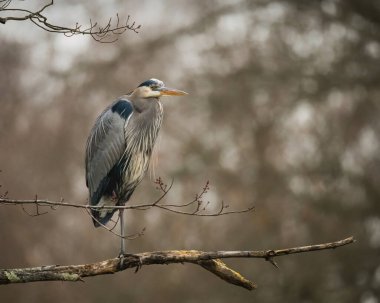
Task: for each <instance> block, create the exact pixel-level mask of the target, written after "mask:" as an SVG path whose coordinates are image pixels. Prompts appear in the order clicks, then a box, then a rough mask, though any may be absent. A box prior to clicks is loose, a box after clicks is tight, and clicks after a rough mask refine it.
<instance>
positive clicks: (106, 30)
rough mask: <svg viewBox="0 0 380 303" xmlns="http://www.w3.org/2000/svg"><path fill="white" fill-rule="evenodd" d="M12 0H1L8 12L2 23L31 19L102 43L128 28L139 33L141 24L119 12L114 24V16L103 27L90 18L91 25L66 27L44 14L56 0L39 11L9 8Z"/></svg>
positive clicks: (43, 26)
mask: <svg viewBox="0 0 380 303" xmlns="http://www.w3.org/2000/svg"><path fill="white" fill-rule="evenodd" d="M11 1H12V0H0V13H2V14H4V13H6V14H8V15H7V16H6V17H0V23H2V24H5V23H6V22H8V21H26V20H30V21H31V22H33V23H34V24H35V25H36V26H38V27H40V28H41V29H43V30H45V31H48V32H52V33H60V34H64V35H65V36H67V37H72V36H74V35H79V34H82V35H89V36H91V37H92V38H93V39H94V40H95V41H98V42H102V43H112V42H115V41H116V40H117V39H118V36H120V35H122V34H123V33H125V32H126V31H127V30H131V31H133V32H135V33H138V30H139V29H140V28H141V25H137V24H136V23H135V22H132V23H131V22H130V16H128V17H127V20H126V21H125V22H124V23H122V22H121V21H120V18H119V14H116V22H115V24H114V25H112V24H113V21H112V18H110V19H109V21H108V23H107V24H106V25H105V26H104V27H102V26H100V25H98V24H97V23H96V22H95V23H94V24H93V23H92V20H91V19H90V26H88V27H87V28H84V29H82V25H80V24H78V23H76V24H75V26H74V27H65V26H59V25H55V24H52V23H50V22H49V21H48V18H47V17H46V16H45V15H43V12H44V11H45V10H46V9H47V8H48V7H50V6H52V5H54V1H53V0H51V1H50V2H49V3H47V4H45V5H44V6H43V7H42V8H41V9H39V10H38V11H35V12H32V11H29V10H26V9H22V8H8V6H9V4H10V3H11ZM14 14H22V16H15V15H14Z"/></svg>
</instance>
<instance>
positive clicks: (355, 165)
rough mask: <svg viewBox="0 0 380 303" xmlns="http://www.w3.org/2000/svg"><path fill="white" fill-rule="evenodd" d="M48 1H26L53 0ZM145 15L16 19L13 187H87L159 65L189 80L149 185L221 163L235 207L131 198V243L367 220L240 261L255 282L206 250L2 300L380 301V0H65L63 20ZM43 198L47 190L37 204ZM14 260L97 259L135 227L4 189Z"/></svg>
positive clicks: (179, 84)
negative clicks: (111, 30)
mask: <svg viewBox="0 0 380 303" xmlns="http://www.w3.org/2000/svg"><path fill="white" fill-rule="evenodd" d="M42 3H43V2H38V1H37V2H36V1H35V2H33V3H32V4H31V2H30V1H14V2H13V4H12V5H14V6H18V7H20V6H24V7H26V6H28V7H29V6H30V5H31V6H32V7H35V8H37V7H40V5H41V4H42ZM116 13H119V15H120V17H121V18H126V17H127V15H128V14H129V15H131V18H132V19H133V20H134V21H136V22H137V23H138V24H141V25H142V28H141V30H140V33H139V34H135V33H133V32H127V33H126V34H124V35H122V36H120V37H119V40H118V41H117V42H115V43H111V44H101V43H97V42H95V41H93V40H92V39H91V38H90V37H85V36H76V37H72V38H67V37H65V36H63V35H58V34H51V33H47V32H44V31H42V30H41V29H39V28H36V27H35V26H34V25H32V24H31V23H28V22H11V21H10V22H8V23H7V24H6V25H0V169H1V171H2V172H1V173H0V184H1V185H2V187H1V188H0V190H1V191H2V192H4V191H5V190H8V191H9V197H12V198H33V197H34V196H35V195H36V194H38V197H39V198H46V199H50V200H59V199H61V197H63V198H64V199H65V201H72V202H76V203H80V204H84V203H86V199H87V190H86V186H85V181H84V180H85V178H84V166H83V162H84V150H85V142H86V138H87V135H88V133H89V130H90V128H91V126H92V124H93V122H94V120H95V118H96V116H97V115H98V114H99V113H100V112H101V111H102V109H103V108H104V107H106V106H107V105H108V104H109V103H111V102H112V101H113V100H114V99H115V98H116V97H117V96H119V95H122V94H125V93H127V92H129V91H131V90H132V89H133V88H134V87H136V86H137V85H138V84H139V83H141V82H142V81H144V80H146V79H149V78H151V77H155V78H158V79H161V80H163V81H164V82H165V83H166V84H167V85H168V86H172V87H176V88H178V89H182V90H185V91H188V92H189V93H190V95H189V96H188V97H186V98H171V99H170V98H168V99H164V100H163V103H164V107H165V119H164V123H163V127H162V130H161V134H160V138H159V142H158V146H157V148H156V151H155V160H154V165H152V166H154V171H153V170H152V171H151V172H150V174H149V176H147V177H146V178H145V179H144V181H143V182H142V183H141V185H140V186H139V188H138V189H137V191H136V192H135V194H134V196H133V198H132V203H148V202H152V201H154V200H155V199H156V197H157V196H158V195H159V193H158V192H157V191H156V190H155V185H154V184H153V181H154V178H155V177H158V176H161V177H162V178H164V180H167V181H168V182H170V180H171V179H172V178H174V186H173V189H172V191H171V192H170V194H169V196H168V198H167V200H166V201H168V202H188V201H190V200H192V199H193V198H194V195H195V194H196V193H197V192H199V191H200V190H201V188H202V186H203V185H204V183H205V182H206V181H207V180H210V182H211V190H210V192H209V193H208V196H207V197H206V199H205V200H208V201H210V203H211V204H210V206H209V209H210V211H212V210H215V209H216V208H217V207H218V205H219V203H220V201H221V200H223V201H225V203H227V204H229V205H230V209H242V208H245V207H247V206H249V205H251V204H252V203H254V204H255V207H256V210H255V212H252V213H248V214H239V215H229V216H223V217H213V218H200V217H192V216H181V215H175V214H171V213H167V212H164V211H159V210H149V211H145V212H138V211H130V212H127V214H126V216H127V232H128V233H135V232H139V231H140V230H141V229H142V228H143V227H146V233H145V235H144V236H143V237H140V238H138V239H136V240H133V241H128V243H127V249H128V250H129V251H130V252H140V251H150V250H164V249H201V250H235V249H236V250H239V249H272V248H282V247H289V246H297V245H306V244H312V243H319V242H328V241H334V240H338V239H340V238H344V237H346V236H349V235H354V236H355V237H356V239H357V242H356V243H355V244H354V245H350V246H347V247H344V248H341V249H338V250H336V251H324V252H319V253H312V254H305V255H297V256H288V257H283V258H279V259H278V260H277V261H278V263H279V266H280V270H276V269H275V268H274V267H273V266H271V265H270V264H269V263H268V262H265V261H262V260H248V259H242V260H228V261H227V263H228V264H229V265H231V266H232V267H233V268H236V269H237V270H239V271H241V272H242V273H243V274H244V275H246V276H247V277H248V278H250V279H252V280H253V281H255V282H256V283H257V284H258V285H259V288H258V289H257V290H256V291H253V292H248V291H246V290H244V289H240V288H238V287H235V286H231V285H227V284H226V283H225V282H223V281H221V280H219V279H218V278H216V277H215V276H213V275H211V274H210V273H208V272H206V271H204V270H203V269H201V268H198V267H196V266H192V265H170V266H149V267H145V268H142V270H140V271H139V272H138V273H137V274H134V273H133V271H132V270H130V271H125V272H122V273H118V274H116V275H112V276H101V277H94V278H89V279H86V282H85V283H63V282H47V283H44V282H41V283H34V284H26V285H8V286H2V287H0V301H1V302H26V301H28V302H52V301H53V300H54V302H57V303H59V302H122V301H124V302H126V301H129V302H152V301H153V302H253V301H254V302H363V303H376V302H379V301H380V203H379V202H380V182H379V181H380V152H379V149H380V135H379V134H380V133H379V132H380V86H379V85H380V77H379V76H380V3H379V2H378V1H373V0H325V1H291V0H285V1H275V0H273V1H264V0H255V1H252V0H246V1H244V0H236V1H223V0H212V1H201V0H194V1H174V0H166V1H153V0H144V1H137V0H131V1H121V0H113V1H99V0H98V1H55V4H54V6H53V7H51V8H49V9H48V10H47V11H46V14H47V16H48V17H49V18H50V20H51V22H53V23H57V24H62V25H67V26H72V25H73V24H75V23H76V22H79V23H82V24H87V23H88V20H89V18H90V17H91V18H92V19H93V20H97V21H99V22H100V23H102V22H104V23H106V22H107V21H108V18H109V17H111V16H114V15H115V14H116ZM29 210H30V211H33V208H31V209H29ZM0 247H1V250H0V267H3V268H4V267H5V268H9V267H24V266H39V265H44V264H45V265H46V264H80V263H85V262H95V261H99V260H102V259H106V258H110V257H114V256H116V254H117V253H118V249H119V239H118V238H116V237H115V236H113V235H111V234H110V233H109V232H107V231H105V230H103V229H95V228H93V225H92V222H91V219H90V218H89V217H88V215H87V214H86V213H85V212H84V211H83V210H79V209H69V208H59V209H58V210H56V211H52V210H49V213H48V214H45V215H43V216H38V217H30V216H28V215H27V214H25V212H23V210H22V209H21V208H19V207H15V206H1V205H0Z"/></svg>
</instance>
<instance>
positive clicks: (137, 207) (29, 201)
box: [0, 198, 254, 217]
mask: <svg viewBox="0 0 380 303" xmlns="http://www.w3.org/2000/svg"><path fill="white" fill-rule="evenodd" d="M0 204H3V205H37V206H46V207H50V208H52V209H53V210H55V209H56V208H57V207H60V206H63V207H74V208H82V209H94V210H96V209H134V210H147V209H149V208H153V207H156V208H159V209H162V210H166V211H170V212H174V213H177V214H183V215H191V216H200V217H211V216H222V215H229V214H240V213H245V212H249V211H252V210H253V209H254V206H253V205H251V206H249V207H247V208H245V209H242V210H230V211H225V210H224V208H225V207H224V208H221V210H222V211H218V212H216V213H199V211H197V212H196V213H194V212H184V211H178V210H176V209H174V208H178V207H186V206H188V205H189V203H187V204H184V205H180V204H179V205H175V204H168V205H166V204H159V203H157V202H156V201H155V202H153V203H146V204H140V205H114V206H111V205H102V206H99V205H88V204H87V205H84V204H76V203H68V202H63V201H50V200H41V199H27V200H21V199H10V198H0Z"/></svg>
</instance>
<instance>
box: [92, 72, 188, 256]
mask: <svg viewBox="0 0 380 303" xmlns="http://www.w3.org/2000/svg"><path fill="white" fill-rule="evenodd" d="M186 94H187V93H185V92H183V91H180V90H177V89H172V88H167V87H165V85H164V83H163V82H162V81H160V80H157V79H150V80H147V81H145V82H143V83H141V84H140V85H139V86H138V87H137V88H136V89H135V90H134V91H133V92H131V93H130V94H128V95H125V96H122V97H120V98H118V99H117V100H116V101H115V102H114V103H112V104H111V105H110V106H108V107H107V108H106V109H105V110H104V111H103V112H102V113H101V114H100V116H99V117H98V118H97V120H96V122H95V125H94V126H93V128H92V130H91V132H90V135H89V137H88V140H87V146H86V185H87V187H88V189H89V192H90V204H91V205H92V206H95V205H96V206H114V205H124V204H125V203H126V202H127V201H128V200H129V198H130V197H131V195H132V193H133V191H134V190H135V188H136V186H137V185H138V184H139V183H140V181H141V180H142V178H143V177H144V175H145V172H146V170H147V169H148V166H149V160H150V157H151V155H152V150H153V146H154V143H155V141H156V138H157V134H158V131H159V129H160V127H161V122H162V117H163V109H162V104H161V103H160V97H161V96H167V95H173V96H182V95H186ZM115 211H116V209H92V210H91V213H92V216H93V222H94V225H95V227H99V226H101V224H103V225H104V224H107V222H108V221H109V220H110V219H111V217H112V215H113V214H114V212H115ZM119 220H120V231H121V236H122V237H121V248H120V255H121V256H122V255H124V253H125V243H124V220H123V209H119Z"/></svg>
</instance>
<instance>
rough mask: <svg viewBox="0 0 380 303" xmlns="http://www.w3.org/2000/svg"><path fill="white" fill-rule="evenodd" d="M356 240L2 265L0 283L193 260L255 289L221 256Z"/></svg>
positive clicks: (275, 253) (268, 255)
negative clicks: (29, 265)
mask: <svg viewBox="0 0 380 303" xmlns="http://www.w3.org/2000/svg"><path fill="white" fill-rule="evenodd" d="M353 242H355V240H354V238H353V237H352V236H351V237H349V238H346V239H343V240H339V241H335V242H329V243H323V244H316V245H308V246H301V247H293V248H286V249H277V250H257V251H214V252H203V251H198V250H169V251H156V252H144V253H138V254H128V255H124V257H123V258H122V259H120V258H113V259H108V260H104V261H100V262H96V263H92V264H82V265H66V266H61V265H48V266H40V267H32V268H14V269H0V284H10V283H28V282H37V281H72V282H74V281H83V278H86V277H92V276H98V275H105V274H114V273H116V272H119V271H123V270H125V269H128V268H136V271H138V270H139V269H140V268H141V266H145V265H153V264H174V263H182V264H183V263H192V264H196V265H199V266H201V267H203V268H204V269H206V270H208V271H209V272H211V273H213V274H215V275H217V276H218V277H219V278H221V279H223V280H224V281H226V282H228V283H231V284H234V285H237V286H240V287H243V288H245V289H248V290H253V289H255V288H256V287H257V286H256V284H255V283H253V282H251V281H249V280H247V279H246V278H244V277H243V276H242V275H241V274H240V273H238V272H236V271H234V270H232V269H231V268H229V267H228V266H227V265H226V264H225V263H224V262H223V261H222V260H221V259H227V258H262V259H265V260H266V261H269V262H271V263H272V264H273V265H275V266H277V264H276V263H275V262H274V260H273V259H274V258H275V257H280V256H284V255H289V254H297V253H305V252H311V251H318V250H325V249H334V248H338V247H341V246H344V245H347V244H351V243H353Z"/></svg>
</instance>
